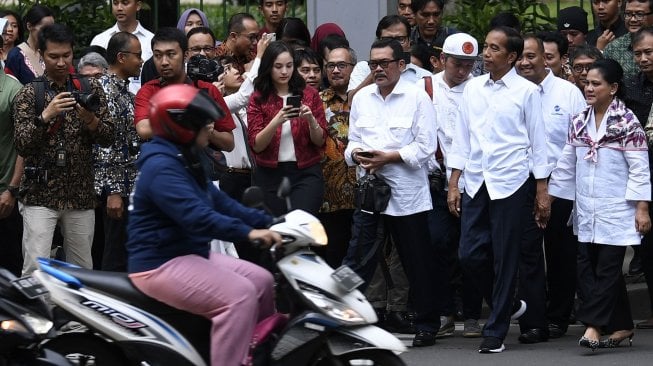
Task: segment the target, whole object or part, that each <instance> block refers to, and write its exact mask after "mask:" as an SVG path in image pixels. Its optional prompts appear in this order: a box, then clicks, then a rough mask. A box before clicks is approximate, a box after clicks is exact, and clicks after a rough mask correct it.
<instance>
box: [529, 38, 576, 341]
mask: <svg viewBox="0 0 653 366" xmlns="http://www.w3.org/2000/svg"><path fill="white" fill-rule="evenodd" d="M517 71H518V73H519V75H521V76H522V77H524V78H526V79H527V80H529V81H531V82H533V83H534V84H535V85H537V86H538V89H539V91H540V96H541V100H542V109H541V111H542V113H541V115H542V120H543V122H544V129H545V131H546V137H547V156H548V161H549V164H550V165H551V166H555V164H556V162H557V161H558V158H560V155H561V153H562V148H563V147H564V145H565V142H566V141H567V133H568V128H569V122H570V121H571V119H572V117H573V116H575V115H576V114H578V113H580V112H582V111H583V109H584V108H585V98H584V97H583V94H582V93H581V92H580V90H579V89H578V88H577V87H576V86H575V85H574V84H572V83H570V82H568V81H566V80H563V79H561V78H559V77H556V76H555V75H554V74H553V71H551V70H550V69H548V68H547V67H546V58H545V48H544V43H543V40H542V39H540V38H537V37H535V36H533V35H529V36H525V37H524V52H523V54H522V57H521V58H520V59H519V60H518V61H517ZM531 193H534V192H531ZM534 198H535V197H533V196H532V195H530V196H529V200H530V201H533V199H534ZM572 206H573V202H572V201H569V200H564V199H556V200H555V201H554V202H553V203H552V207H551V218H550V220H549V224H548V225H547V227H546V229H541V228H538V226H537V223H536V222H535V220H534V219H533V217H532V216H529V219H528V223H527V224H526V230H525V232H524V239H523V242H522V246H521V255H520V260H519V284H518V297H519V298H520V299H523V300H524V301H526V303H527V304H528V309H526V312H525V313H524V315H523V316H522V317H521V318H519V327H520V329H521V335H520V336H519V341H520V342H521V343H538V342H544V341H546V340H548V338H549V337H550V336H552V337H553V338H558V337H561V336H562V335H563V334H564V332H566V331H567V326H568V324H569V315H570V314H571V310H572V307H573V305H574V294H575V292H576V286H575V284H576V246H577V243H576V238H575V236H574V233H573V231H572V229H571V227H569V226H567V221H568V219H569V215H570V213H571V208H572ZM543 239H544V243H545V246H546V264H547V267H548V271H546V274H545V270H544V250H543V248H542V240H543ZM547 274H548V280H549V281H548V282H549V285H550V286H549V308H548V309H547V291H546V289H547V286H546V282H547V277H546V276H547ZM547 318H549V319H547ZM547 320H548V321H550V322H551V325H550V329H551V331H549V324H548V321H547Z"/></svg>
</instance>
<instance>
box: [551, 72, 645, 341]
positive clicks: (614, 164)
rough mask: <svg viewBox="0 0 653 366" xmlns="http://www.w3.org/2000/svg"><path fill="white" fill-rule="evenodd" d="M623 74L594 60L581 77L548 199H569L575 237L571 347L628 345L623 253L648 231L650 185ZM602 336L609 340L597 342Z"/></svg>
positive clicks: (629, 318)
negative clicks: (581, 100) (578, 331)
mask: <svg viewBox="0 0 653 366" xmlns="http://www.w3.org/2000/svg"><path fill="white" fill-rule="evenodd" d="M622 77H623V69H622V68H621V66H620V65H619V64H618V63H617V62H616V61H614V60H599V61H596V62H595V63H594V65H593V66H592V67H591V69H590V71H589V72H588V75H587V84H586V86H585V98H586V99H587V104H588V107H587V108H586V109H585V110H584V111H583V112H581V113H580V114H579V115H577V116H576V117H574V118H573V120H572V121H571V124H570V126H569V135H568V138H567V144H566V145H565V147H564V149H563V152H562V156H561V157H560V159H559V160H558V163H557V166H556V168H555V169H554V171H553V173H552V174H551V180H550V182H549V193H550V194H551V195H552V196H556V197H560V198H565V199H569V200H574V201H575V211H574V214H573V215H574V217H573V221H574V229H575V231H576V233H577V234H578V241H579V247H578V251H579V253H578V290H579V292H580V296H581V298H582V304H581V306H580V307H579V309H578V313H577V317H578V320H580V321H581V322H582V323H583V324H585V325H586V327H587V329H586V330H585V334H584V335H583V337H582V338H581V339H580V340H579V342H578V343H579V345H580V346H583V347H587V348H591V349H592V350H594V349H596V348H611V347H616V346H618V345H619V344H620V343H621V342H622V341H623V340H625V339H628V341H629V343H630V344H632V337H633V321H632V315H631V312H630V305H629V303H628V295H627V293H626V286H625V282H624V280H623V276H622V273H621V266H622V263H623V260H624V255H625V252H626V247H627V246H629V245H639V244H640V243H641V238H642V236H643V235H644V234H645V233H647V232H648V231H649V230H650V228H651V220H650V217H649V214H648V201H650V200H651V183H650V178H649V175H650V173H649V162H648V152H647V144H646V136H645V134H644V130H643V129H642V126H641V124H640V123H639V121H638V120H637V117H635V115H634V114H633V112H632V111H631V110H629V109H628V108H626V106H625V105H624V103H623V101H622V100H621V99H620V98H619V96H620V95H622V94H623V93H624V92H625V90H624V89H623V84H622ZM602 332H606V333H608V334H610V336H609V337H608V338H606V339H603V340H600V335H601V333H602Z"/></svg>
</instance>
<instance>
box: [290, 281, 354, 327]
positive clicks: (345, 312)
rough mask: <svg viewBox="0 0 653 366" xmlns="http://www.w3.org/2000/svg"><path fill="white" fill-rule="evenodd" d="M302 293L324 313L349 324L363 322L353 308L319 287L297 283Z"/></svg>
mask: <svg viewBox="0 0 653 366" xmlns="http://www.w3.org/2000/svg"><path fill="white" fill-rule="evenodd" d="M299 287H300V289H301V293H302V295H304V297H305V298H306V299H307V300H308V301H310V302H311V303H312V304H313V305H315V307H317V308H318V309H319V310H320V311H322V312H323V313H324V314H326V315H328V316H330V317H332V318H334V319H336V320H339V321H341V322H345V323H349V324H365V323H366V321H365V319H364V318H363V317H362V316H361V315H360V314H359V313H358V312H357V311H356V310H354V309H352V308H351V307H349V306H347V305H346V304H343V303H342V302H340V301H337V300H335V299H333V298H331V297H329V296H328V295H326V294H325V293H323V292H322V291H320V290H319V289H316V288H314V287H312V286H309V285H306V284H302V283H300V284H299Z"/></svg>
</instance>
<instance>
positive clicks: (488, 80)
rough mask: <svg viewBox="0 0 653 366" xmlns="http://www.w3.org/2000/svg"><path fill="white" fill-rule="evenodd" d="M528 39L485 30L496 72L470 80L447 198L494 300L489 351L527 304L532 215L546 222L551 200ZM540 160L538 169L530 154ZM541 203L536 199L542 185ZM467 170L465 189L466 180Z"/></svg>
mask: <svg viewBox="0 0 653 366" xmlns="http://www.w3.org/2000/svg"><path fill="white" fill-rule="evenodd" d="M523 47H524V41H523V39H522V38H521V36H520V35H519V33H518V32H517V31H516V30H514V29H512V28H508V27H495V28H493V29H492V30H491V31H490V32H489V33H488V35H487V36H486V38H485V44H484V46H483V66H484V68H485V70H487V71H489V73H488V74H485V75H481V76H479V77H476V78H474V79H472V80H470V81H469V82H468V83H467V86H466V87H465V90H464V91H463V100H465V101H466V103H464V104H463V105H462V106H461V110H460V121H459V122H458V123H457V124H456V135H455V136H454V139H453V144H452V147H451V153H450V154H449V157H448V159H447V163H448V164H449V167H450V168H452V173H451V179H450V180H449V193H448V196H447V204H448V205H449V211H450V212H451V213H452V214H454V215H456V216H459V215H460V213H461V211H462V213H463V214H462V217H461V238H460V262H461V264H462V266H463V269H464V270H465V271H467V273H468V274H469V275H470V276H471V277H472V279H473V281H474V282H475V283H476V285H477V287H478V288H479V290H480V291H481V293H482V294H483V296H484V297H485V299H486V301H487V303H488V304H489V305H490V307H491V308H492V311H491V313H490V316H489V318H488V320H487V322H486V324H485V327H484V328H483V342H482V343H481V345H480V347H479V352H481V353H497V352H502V351H503V350H504V349H505V347H504V345H503V340H504V338H505V337H506V334H507V333H508V327H509V324H510V319H511V317H513V318H517V317H518V316H520V315H521V314H523V312H524V311H525V310H526V309H525V308H526V303H524V302H523V301H520V302H519V303H516V304H515V305H516V306H513V295H514V290H515V284H516V275H517V267H518V264H519V250H520V243H521V238H522V235H523V228H524V225H525V223H526V220H525V217H526V216H527V215H530V214H532V212H533V211H534V212H535V215H536V216H535V218H536V220H537V222H538V223H539V224H540V225H542V226H543V225H546V221H547V220H548V215H549V209H550V207H549V200H548V195H547V185H546V178H547V177H548V175H549V173H550V171H551V167H550V166H549V164H548V161H547V153H546V148H547V146H546V137H545V135H544V124H543V123H542V116H541V113H540V112H541V100H540V93H539V91H538V89H537V86H535V85H534V84H533V83H531V82H529V81H528V80H526V79H524V78H522V77H520V76H519V75H517V72H516V71H515V69H514V65H515V62H516V61H517V59H518V58H519V56H520V55H521V53H522V51H523ZM530 161H532V169H529V162H530ZM531 170H532V172H533V176H534V177H535V180H537V193H536V199H537V205H536V206H535V207H533V201H530V202H529V201H528V199H527V197H528V191H529V190H530V189H535V182H534V179H533V178H532V177H530V171H531ZM463 171H464V172H465V192H464V193H463V194H462V200H461V194H460V190H459V189H458V181H459V178H460V175H461V173H462V172H463Z"/></svg>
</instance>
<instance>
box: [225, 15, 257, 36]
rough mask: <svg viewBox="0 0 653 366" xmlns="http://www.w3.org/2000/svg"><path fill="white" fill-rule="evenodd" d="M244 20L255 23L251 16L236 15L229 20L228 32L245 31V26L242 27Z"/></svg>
mask: <svg viewBox="0 0 653 366" xmlns="http://www.w3.org/2000/svg"><path fill="white" fill-rule="evenodd" d="M245 19H250V20H253V21H255V22H256V18H254V16H253V15H252V14H249V13H236V14H234V15H232V16H231V18H229V23H228V25H227V29H228V30H229V32H236V33H238V32H242V31H243V30H244V29H245V26H244V25H243V21H244V20H245Z"/></svg>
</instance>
